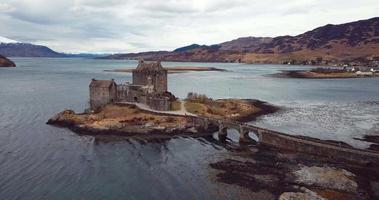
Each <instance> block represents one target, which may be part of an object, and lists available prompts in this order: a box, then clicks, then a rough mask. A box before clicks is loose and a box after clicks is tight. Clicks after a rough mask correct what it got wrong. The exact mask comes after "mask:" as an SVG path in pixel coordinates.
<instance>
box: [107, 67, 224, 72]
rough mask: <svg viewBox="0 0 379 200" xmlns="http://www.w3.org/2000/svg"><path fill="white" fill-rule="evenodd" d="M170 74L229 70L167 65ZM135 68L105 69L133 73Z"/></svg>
mask: <svg viewBox="0 0 379 200" xmlns="http://www.w3.org/2000/svg"><path fill="white" fill-rule="evenodd" d="M165 69H167V71H168V73H169V74H174V73H185V72H204V71H219V72H225V71H227V70H225V69H220V68H216V67H195V66H176V67H165ZM133 70H134V69H114V70H104V71H106V72H125V73H132V72H133Z"/></svg>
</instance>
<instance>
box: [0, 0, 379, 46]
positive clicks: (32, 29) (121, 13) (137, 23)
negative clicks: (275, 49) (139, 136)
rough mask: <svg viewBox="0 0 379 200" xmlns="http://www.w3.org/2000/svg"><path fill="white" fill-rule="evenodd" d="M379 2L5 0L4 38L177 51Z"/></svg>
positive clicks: (293, 30) (305, 25)
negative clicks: (186, 46) (187, 46)
mask: <svg viewBox="0 0 379 200" xmlns="http://www.w3.org/2000/svg"><path fill="white" fill-rule="evenodd" d="M377 10H379V4H378V3H377V0H362V1H359V2H358V1H354V0H350V1H348V0H344V1H343V0H333V1H330V0H288V1H285V2H284V1H280V0H265V1H257V0H234V1H230V0H138V1H135V0H54V1H52V0H2V2H1V3H0V23H1V24H2V29H1V30H0V35H1V36H5V37H8V38H12V39H15V40H18V41H24V42H34V43H39V44H44V45H47V46H49V47H52V48H53V49H55V50H58V51H67V52H135V51H145V50H162V49H167V50H171V49H174V48H176V47H180V46H183V45H188V44H192V43H200V44H214V43H219V42H223V41H226V40H231V39H235V38H238V37H243V36H278V35H287V34H289V35H296V34H300V33H302V32H304V31H307V30H310V29H313V28H316V27H318V26H322V25H325V24H328V23H333V24H338V23H344V22H349V21H354V20H359V19H366V18H370V17H375V16H376V15H377Z"/></svg>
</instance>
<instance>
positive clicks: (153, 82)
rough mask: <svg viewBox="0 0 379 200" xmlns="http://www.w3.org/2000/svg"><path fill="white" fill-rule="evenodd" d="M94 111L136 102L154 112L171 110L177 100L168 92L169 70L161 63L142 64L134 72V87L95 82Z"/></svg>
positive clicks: (91, 105)
mask: <svg viewBox="0 0 379 200" xmlns="http://www.w3.org/2000/svg"><path fill="white" fill-rule="evenodd" d="M89 89H90V107H91V110H98V109H99V108H101V107H103V106H105V105H107V104H109V103H117V102H134V103H142V104H146V105H148V106H149V107H150V108H152V109H154V110H161V111H167V110H170V107H171V102H172V101H175V96H174V95H172V94H171V93H170V92H168V91H167V70H166V69H164V68H163V67H162V65H161V62H160V61H157V62H145V61H143V60H139V62H138V66H137V68H136V69H134V70H133V83H132V84H130V83H125V84H117V83H116V82H115V81H114V80H113V79H112V80H95V79H92V81H91V84H90V85H89Z"/></svg>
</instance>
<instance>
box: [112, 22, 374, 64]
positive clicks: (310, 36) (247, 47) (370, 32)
mask: <svg viewBox="0 0 379 200" xmlns="http://www.w3.org/2000/svg"><path fill="white" fill-rule="evenodd" d="M178 49H179V51H178ZM178 49H177V50H175V51H172V52H166V51H165V52H164V53H162V54H157V53H151V52H144V53H138V54H118V55H113V58H114V57H117V58H119V59H126V58H131V57H130V56H126V55H133V56H134V58H137V57H143V58H145V59H151V60H156V59H162V60H166V61H199V62H245V63H291V64H325V65H327V64H329V65H330V64H351V65H354V64H365V65H368V64H371V63H372V62H373V60H379V17H376V18H372V19H368V20H360V21H356V22H351V23H346V24H340V25H332V24H328V25H326V26H322V27H319V28H316V29H314V30H311V31H308V32H305V33H303V34H300V35H297V36H279V37H274V38H269V37H243V38H238V39H236V40H232V41H228V42H223V43H220V44H216V45H211V46H205V45H202V46H201V45H190V46H187V47H183V48H178ZM106 58H107V57H106Z"/></svg>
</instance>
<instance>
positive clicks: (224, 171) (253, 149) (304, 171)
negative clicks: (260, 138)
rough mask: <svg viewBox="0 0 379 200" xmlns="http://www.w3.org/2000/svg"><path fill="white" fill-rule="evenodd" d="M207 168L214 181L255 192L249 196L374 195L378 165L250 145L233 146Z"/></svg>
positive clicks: (311, 199)
mask: <svg viewBox="0 0 379 200" xmlns="http://www.w3.org/2000/svg"><path fill="white" fill-rule="evenodd" d="M230 145H231V144H230ZM210 167H211V169H213V171H214V176H215V179H216V181H218V182H220V183H224V184H229V185H238V186H240V187H242V188H246V189H248V190H250V191H251V192H252V193H253V197H254V195H256V198H252V199H273V200H274V199H275V200H276V199H280V200H289V199H295V200H300V199H301V200H323V199H376V198H378V193H377V192H376V191H377V189H379V188H378V186H379V185H378V182H379V172H378V171H377V167H378V166H361V165H356V164H350V163H340V162H338V161H335V160H333V159H329V158H326V157H324V158H321V157H314V156H312V155H308V154H302V153H299V152H288V151H280V150H278V149H275V148H272V147H267V146H262V145H250V146H247V148H246V147H241V146H239V147H235V149H233V155H230V156H227V157H226V158H221V159H219V160H218V161H215V162H213V163H211V164H210ZM212 174H213V173H212ZM262 194H265V195H264V198H263V197H261V195H262Z"/></svg>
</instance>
